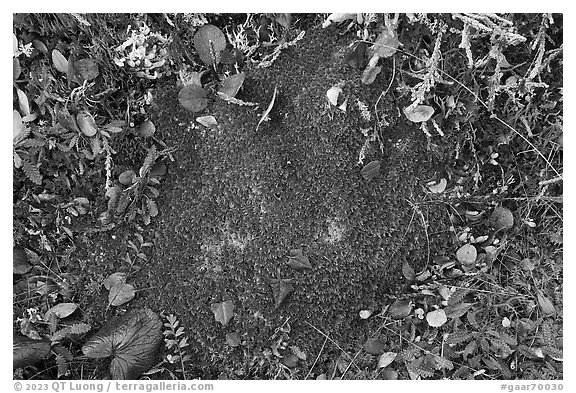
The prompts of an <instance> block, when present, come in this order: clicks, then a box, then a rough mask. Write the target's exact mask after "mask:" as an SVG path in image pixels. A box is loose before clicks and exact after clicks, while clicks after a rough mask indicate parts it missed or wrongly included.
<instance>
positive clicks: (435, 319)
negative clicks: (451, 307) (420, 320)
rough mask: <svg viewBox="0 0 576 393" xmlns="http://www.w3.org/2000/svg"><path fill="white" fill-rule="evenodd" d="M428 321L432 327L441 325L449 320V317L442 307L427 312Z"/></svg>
mask: <svg viewBox="0 0 576 393" xmlns="http://www.w3.org/2000/svg"><path fill="white" fill-rule="evenodd" d="M426 321H427V322H428V325H430V326H432V327H440V326H442V325H444V324H445V323H446V322H447V321H448V317H446V313H445V312H444V310H442V309H440V310H435V311H430V312H429V313H428V314H426Z"/></svg>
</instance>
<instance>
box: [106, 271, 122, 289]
mask: <svg viewBox="0 0 576 393" xmlns="http://www.w3.org/2000/svg"><path fill="white" fill-rule="evenodd" d="M125 282H126V273H120V272H116V273H112V274H111V275H109V276H108V277H107V278H106V279H105V280H104V282H103V283H102V284H103V285H104V288H106V289H107V290H110V289H111V288H112V287H113V286H114V285H116V284H124V283H125Z"/></svg>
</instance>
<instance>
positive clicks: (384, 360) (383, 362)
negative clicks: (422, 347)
mask: <svg viewBox="0 0 576 393" xmlns="http://www.w3.org/2000/svg"><path fill="white" fill-rule="evenodd" d="M396 356H398V354H397V353H396V352H384V353H383V354H382V355H380V359H378V368H384V367H388V366H389V365H390V364H391V363H392V362H393V361H394V359H396Z"/></svg>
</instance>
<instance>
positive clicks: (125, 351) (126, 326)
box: [82, 308, 162, 379]
mask: <svg viewBox="0 0 576 393" xmlns="http://www.w3.org/2000/svg"><path fill="white" fill-rule="evenodd" d="M161 343H162V320H161V319H160V317H159V316H158V314H156V313H155V312H153V311H152V310H150V309H148V308H145V309H141V310H131V311H128V312H127V313H126V314H124V315H122V316H121V317H119V318H118V319H116V320H113V321H111V322H108V323H107V324H106V325H105V326H104V327H103V328H102V329H101V330H100V331H99V332H98V333H96V334H95V335H94V336H92V337H91V338H90V339H89V340H88V341H87V342H86V343H85V344H84V345H83V346H82V352H83V353H84V355H85V356H87V357H89V358H96V359H98V358H105V357H109V356H111V357H112V361H111V363H110V374H111V376H112V378H113V379H137V378H138V377H139V376H140V374H141V373H143V372H144V371H146V370H149V369H150V368H151V367H152V366H153V365H154V364H155V363H156V362H157V359H156V356H157V351H158V348H159V346H160V344H161Z"/></svg>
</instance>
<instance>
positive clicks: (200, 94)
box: [178, 85, 208, 112]
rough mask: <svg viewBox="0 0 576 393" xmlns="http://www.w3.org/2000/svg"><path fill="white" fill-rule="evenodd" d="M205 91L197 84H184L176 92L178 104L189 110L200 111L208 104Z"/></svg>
mask: <svg viewBox="0 0 576 393" xmlns="http://www.w3.org/2000/svg"><path fill="white" fill-rule="evenodd" d="M207 97H208V95H207V94H206V91H205V90H204V89H203V88H202V87H200V86H197V85H188V86H184V87H183V88H182V90H180V93H178V101H179V102H180V105H182V106H183V107H184V108H186V109H188V110H189V111H191V112H200V111H202V110H203V109H204V108H206V106H208V98H207Z"/></svg>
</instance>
